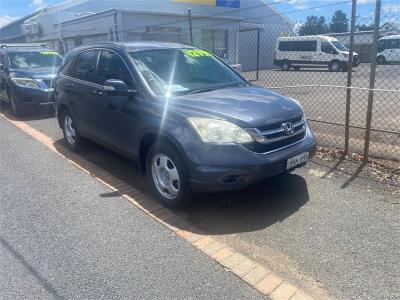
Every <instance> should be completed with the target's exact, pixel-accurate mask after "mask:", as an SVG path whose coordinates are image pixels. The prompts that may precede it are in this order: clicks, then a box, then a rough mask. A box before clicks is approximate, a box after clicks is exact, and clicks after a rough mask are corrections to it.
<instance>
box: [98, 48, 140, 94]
mask: <svg viewBox="0 0 400 300" xmlns="http://www.w3.org/2000/svg"><path fill="white" fill-rule="evenodd" d="M108 79H118V80H122V81H123V82H125V83H126V84H127V85H128V86H129V87H132V86H133V79H132V76H131V74H130V73H129V71H128V69H127V68H126V66H125V64H124V62H123V61H122V59H121V57H119V56H118V55H117V54H115V53H114V52H112V51H108V50H103V51H101V55H100V61H99V66H98V69H97V83H98V84H101V85H104V83H105V82H106V81H107V80H108Z"/></svg>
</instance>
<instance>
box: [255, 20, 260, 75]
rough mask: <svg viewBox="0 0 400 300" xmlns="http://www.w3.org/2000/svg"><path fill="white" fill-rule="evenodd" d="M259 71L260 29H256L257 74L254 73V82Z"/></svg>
mask: <svg viewBox="0 0 400 300" xmlns="http://www.w3.org/2000/svg"><path fill="white" fill-rule="evenodd" d="M259 71H260V28H257V73H256V81H258V76H259V74H258V73H259Z"/></svg>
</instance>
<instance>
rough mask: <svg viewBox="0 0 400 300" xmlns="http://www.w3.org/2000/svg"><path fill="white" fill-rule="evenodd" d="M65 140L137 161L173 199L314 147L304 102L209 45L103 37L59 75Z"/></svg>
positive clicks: (253, 176) (237, 183) (294, 161)
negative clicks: (237, 67)
mask: <svg viewBox="0 0 400 300" xmlns="http://www.w3.org/2000/svg"><path fill="white" fill-rule="evenodd" d="M55 99H56V111H57V116H58V122H59V124H60V127H61V128H62V129H63V132H64V136H65V139H66V141H67V144H68V146H69V147H70V148H72V149H73V150H78V149H79V148H80V147H81V146H82V143H83V142H84V137H85V138H89V139H91V140H93V141H96V142H98V143H100V144H102V145H104V146H106V147H108V148H110V149H113V150H115V151H118V152H119V153H122V154H124V155H126V156H127V157H129V158H132V159H135V160H136V161H138V163H139V166H140V168H141V170H142V171H143V172H146V173H147V175H148V177H149V179H150V181H151V183H152V186H153V188H154V191H155V193H156V194H157V195H158V197H159V198H160V200H161V201H162V202H163V203H164V204H165V205H167V206H169V207H177V206H179V205H182V204H184V203H187V201H188V200H190V199H191V193H192V191H193V192H207V191H225V190H233V189H239V188H243V187H246V186H248V185H250V184H252V183H255V182H257V181H260V180H262V179H264V178H266V177H269V176H274V175H277V174H280V173H284V172H290V171H292V170H293V169H295V168H296V167H299V166H302V165H304V164H305V163H306V161H307V160H308V159H309V158H310V157H311V156H312V155H313V154H314V153H315V148H316V142H315V139H314V137H313V134H312V132H311V130H310V128H309V126H308V124H307V122H306V120H305V116H304V112H303V109H302V108H301V106H300V104H299V103H298V102H297V101H295V100H292V99H290V98H287V97H285V96H282V95H279V94H277V93H274V92H272V91H269V90H266V89H264V88H262V87H257V86H253V85H251V84H250V83H249V82H247V81H246V80H245V79H243V78H242V77H241V76H240V75H239V74H237V73H236V72H235V71H233V70H232V69H231V68H230V67H228V66H227V65H226V64H225V63H224V62H222V61H221V60H219V59H218V58H216V57H214V56H213V55H212V54H210V53H209V52H207V51H205V50H201V49H197V48H194V47H191V46H186V45H181V44H171V43H157V42H136V43H124V44H123V43H101V44H93V45H87V46H83V47H80V48H77V49H74V50H73V51H72V52H70V53H69V54H68V55H67V56H66V58H65V60H64V63H63V65H62V67H61V68H60V72H59V74H58V75H57V77H56V81H55Z"/></svg>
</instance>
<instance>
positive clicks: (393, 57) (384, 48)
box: [376, 34, 400, 65]
mask: <svg viewBox="0 0 400 300" xmlns="http://www.w3.org/2000/svg"><path fill="white" fill-rule="evenodd" d="M376 61H377V63H378V64H380V65H383V64H385V63H394V62H400V34H398V35H389V36H385V37H383V38H380V39H379V43H378V53H377V55H376Z"/></svg>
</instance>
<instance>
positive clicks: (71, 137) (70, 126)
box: [64, 115, 76, 146]
mask: <svg viewBox="0 0 400 300" xmlns="http://www.w3.org/2000/svg"><path fill="white" fill-rule="evenodd" d="M64 132H65V137H66V138H67V141H68V143H69V144H70V145H72V146H73V145H75V142H76V132H75V126H74V123H73V121H72V119H71V117H70V116H69V115H66V116H65V118H64Z"/></svg>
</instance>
